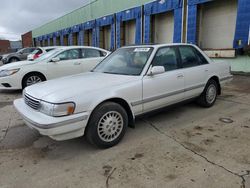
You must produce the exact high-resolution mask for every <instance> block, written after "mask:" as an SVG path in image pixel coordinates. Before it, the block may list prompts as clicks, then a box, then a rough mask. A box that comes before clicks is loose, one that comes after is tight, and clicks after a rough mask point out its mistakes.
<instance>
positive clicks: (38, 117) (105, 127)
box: [14, 44, 232, 148]
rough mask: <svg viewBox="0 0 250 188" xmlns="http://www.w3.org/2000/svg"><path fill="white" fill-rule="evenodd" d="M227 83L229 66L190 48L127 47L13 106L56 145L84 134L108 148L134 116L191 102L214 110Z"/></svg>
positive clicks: (29, 89)
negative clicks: (87, 69)
mask: <svg viewBox="0 0 250 188" xmlns="http://www.w3.org/2000/svg"><path fill="white" fill-rule="evenodd" d="M231 79H232V75H231V74H230V66H229V65H228V63H214V62H213V61H211V60H210V59H209V58H208V57H207V56H206V55H205V54H204V53H203V52H202V51H201V50H200V49H199V48H198V47H196V46H194V45H187V44H169V45H167V44H166V45H143V46H130V47H123V48H120V49H118V50H116V51H115V52H114V53H113V54H111V55H110V56H108V57H107V58H106V59H105V60H103V61H102V62H101V63H100V64H98V65H97V66H96V67H95V68H94V69H93V70H92V71H91V72H88V73H83V74H79V75H75V76H71V77H65V78H61V79H56V80H52V81H49V82H47V83H39V84H36V85H34V86H31V87H27V88H26V89H25V90H24V93H23V97H24V98H22V99H17V100H15V101H14V106H15V108H16V109H17V111H18V112H19V113H20V114H21V116H22V117H23V119H24V121H25V122H26V124H27V125H28V126H30V127H32V128H34V129H37V130H38V131H39V132H40V133H41V134H42V135H47V136H49V137H51V138H53V139H55V140H67V139H72V138H76V137H80V136H83V135H86V137H87V139H88V141H89V142H91V143H93V144H95V145H97V146H98V147H101V148H107V147H111V146H114V145H115V144H117V143H118V142H119V141H120V140H121V139H122V137H123V136H124V134H125V132H126V129H127V126H128V125H133V124H134V119H135V117H136V116H138V115H141V114H144V113H147V112H150V111H153V110H156V109H160V108H163V107H166V106H168V105H172V104H174V103H178V102H181V101H185V100H189V99H196V100H197V101H198V103H199V104H200V105H202V106H204V107H211V106H213V104H214V103H215V101H216V98H217V95H219V94H220V93H221V87H222V85H223V84H225V83H226V82H228V81H230V80H231Z"/></svg>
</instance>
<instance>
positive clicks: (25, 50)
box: [22, 48, 30, 54]
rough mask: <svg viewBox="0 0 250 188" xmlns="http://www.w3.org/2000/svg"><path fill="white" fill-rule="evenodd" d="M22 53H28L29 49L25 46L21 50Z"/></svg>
mask: <svg viewBox="0 0 250 188" xmlns="http://www.w3.org/2000/svg"><path fill="white" fill-rule="evenodd" d="M22 53H24V54H28V53H30V49H29V48H25V49H23V50H22Z"/></svg>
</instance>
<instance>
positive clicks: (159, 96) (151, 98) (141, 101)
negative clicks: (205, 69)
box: [131, 84, 206, 106]
mask: <svg viewBox="0 0 250 188" xmlns="http://www.w3.org/2000/svg"><path fill="white" fill-rule="evenodd" d="M205 85H206V84H199V85H196V86H192V87H189V88H186V89H181V90H177V91H173V92H170V93H166V94H162V95H158V96H154V97H150V98H147V99H143V100H140V101H135V102H132V103H131V106H137V105H141V104H143V103H148V102H152V101H155V100H159V99H162V98H166V97H170V96H173V95H177V94H180V93H183V92H186V91H191V90H194V89H198V88H201V87H205Z"/></svg>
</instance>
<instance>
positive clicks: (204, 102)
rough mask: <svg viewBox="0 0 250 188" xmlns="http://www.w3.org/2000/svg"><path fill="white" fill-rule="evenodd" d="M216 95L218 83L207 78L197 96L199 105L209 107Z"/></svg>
mask: <svg viewBox="0 0 250 188" xmlns="http://www.w3.org/2000/svg"><path fill="white" fill-rule="evenodd" d="M217 96H218V84H217V82H216V81H215V80H209V81H208V83H207V85H206V87H205V89H204V91H203V93H202V94H201V96H200V97H199V98H198V100H197V102H198V104H199V105H201V106H203V107H206V108H209V107H211V106H213V105H214V103H215V102H216V99H217Z"/></svg>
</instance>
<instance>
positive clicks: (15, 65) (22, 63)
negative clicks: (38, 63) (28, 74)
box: [0, 61, 35, 71]
mask: <svg viewBox="0 0 250 188" xmlns="http://www.w3.org/2000/svg"><path fill="white" fill-rule="evenodd" d="M34 63H35V62H34V61H18V62H14V63H9V64H6V65H3V66H1V67H0V71H1V70H6V69H17V68H21V67H23V66H27V65H31V64H34Z"/></svg>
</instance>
